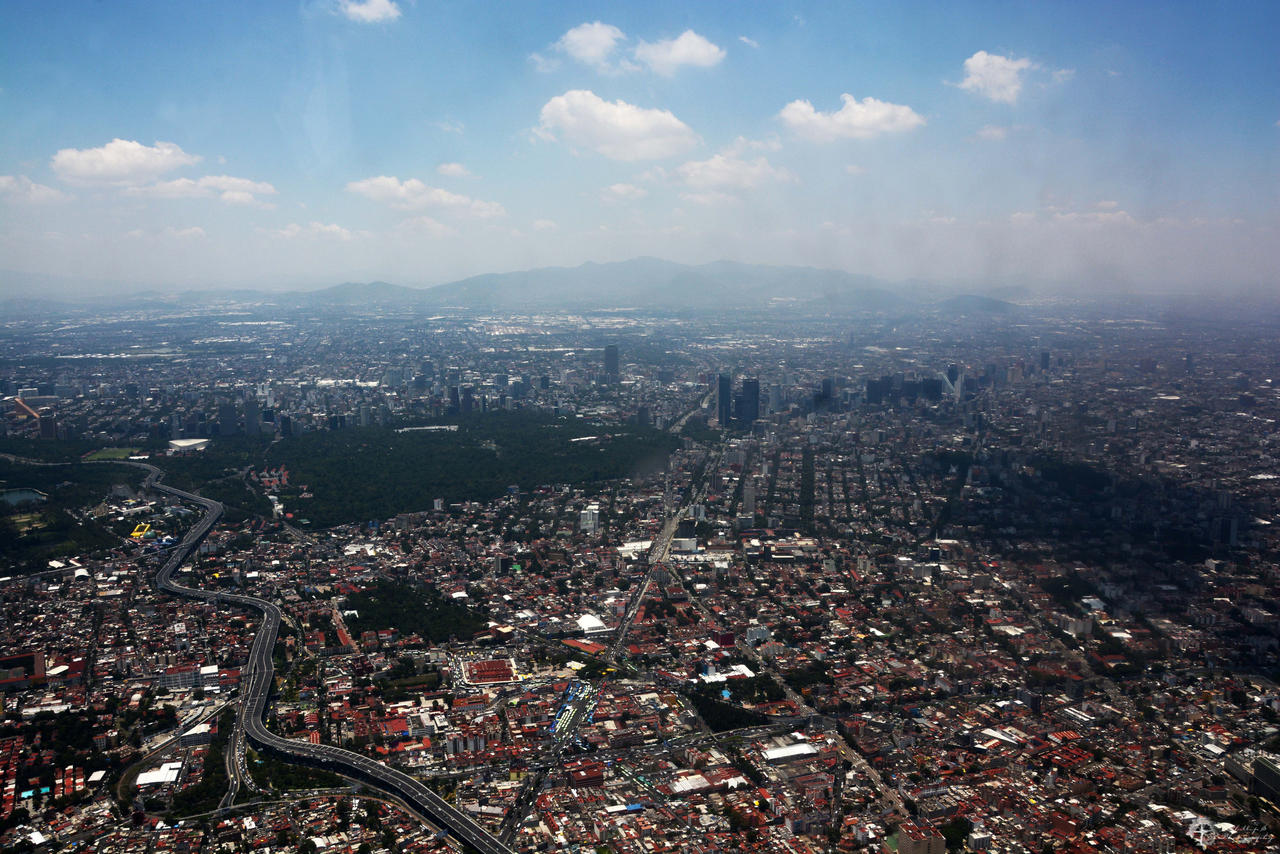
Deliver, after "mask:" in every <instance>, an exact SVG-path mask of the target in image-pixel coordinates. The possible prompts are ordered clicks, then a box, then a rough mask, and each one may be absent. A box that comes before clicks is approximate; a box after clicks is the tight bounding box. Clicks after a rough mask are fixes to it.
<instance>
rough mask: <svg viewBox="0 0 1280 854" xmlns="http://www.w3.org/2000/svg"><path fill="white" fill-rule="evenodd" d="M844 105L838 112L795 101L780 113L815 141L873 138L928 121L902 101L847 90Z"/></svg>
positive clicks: (797, 129) (915, 126)
mask: <svg viewBox="0 0 1280 854" xmlns="http://www.w3.org/2000/svg"><path fill="white" fill-rule="evenodd" d="M840 99H841V100H842V101H843V102H844V106H843V107H841V108H840V109H839V110H837V111H835V112H834V113H823V112H819V111H818V110H815V109H814V108H813V104H811V103H809V102H808V101H803V100H801V101H792V102H791V103H790V104H787V105H786V106H785V107H783V108H782V112H781V113H779V114H778V117H779V118H780V119H782V121H783V122H785V123H786V124H787V126H788V127H790V128H791V129H792V130H793V131H795V132H796V133H798V134H800V135H801V136H804V137H807V138H809V139H811V140H814V141H815V142H831V141H833V140H837V139H870V138H872V137H874V136H878V135H880V134H882V133H900V132H903V131H909V130H912V129H914V128H917V127H919V126H920V125H922V124H924V123H925V122H924V118H923V117H921V116H920V115H919V114H918V113H917V112H916V111H915V110H913V109H911V108H910V107H907V106H904V105H902V104H890V103H888V102H887V101H880V100H877V99H875V98H871V97H867V98H863V99H862V100H861V101H859V100H858V99H857V98H855V97H853V96H852V95H850V94H848V93H845V94H843V95H841V96H840Z"/></svg>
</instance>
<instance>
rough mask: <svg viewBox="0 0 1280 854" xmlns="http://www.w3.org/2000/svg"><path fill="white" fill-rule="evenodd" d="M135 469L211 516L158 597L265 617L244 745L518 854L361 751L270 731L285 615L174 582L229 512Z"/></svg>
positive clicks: (248, 690) (239, 728) (163, 580)
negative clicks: (356, 784) (342, 779)
mask: <svg viewBox="0 0 1280 854" xmlns="http://www.w3.org/2000/svg"><path fill="white" fill-rule="evenodd" d="M133 465H135V466H136V467H138V468H141V469H143V470H144V471H146V472H147V477H146V479H145V480H144V482H143V484H144V486H146V487H147V488H149V489H155V490H158V491H160V492H164V493H167V494H169V495H174V496H176V497H178V498H181V499H183V500H184V501H190V502H192V503H195V504H199V505H200V506H201V507H203V508H204V511H205V513H204V516H203V517H202V518H201V520H200V521H199V522H198V523H197V524H196V525H195V526H194V527H192V528H191V530H189V531H188V532H187V534H186V536H184V537H183V538H182V542H181V543H179V544H178V546H177V547H176V548H175V549H173V551H172V552H170V554H169V558H168V560H166V561H165V563H164V566H162V567H161V568H160V571H159V572H157V573H156V579H155V584H156V589H158V590H160V591H162V592H164V593H169V594H171V595H174V596H181V597H184V598H187V599H196V600H200V601H205V602H214V603H217V604H222V603H229V604H233V605H240V606H242V607H245V608H249V609H252V610H255V611H258V612H259V613H261V614H262V625H261V627H259V629H258V633H257V635H256V636H255V637H254V639H253V647H252V648H251V650H250V652H249V662H248V664H247V665H246V667H244V668H242V669H241V676H240V706H239V708H238V710H237V716H236V732H235V733H234V734H233V735H235V736H236V737H237V738H239V737H241V736H242V737H243V738H246V739H247V740H248V741H249V742H250V743H251V744H253V745H254V746H255V747H257V748H258V749H259V750H262V751H263V752H266V753H271V754H273V755H276V756H279V757H281V758H283V759H285V760H287V761H290V762H295V763H300V764H305V765H313V766H316V767H319V768H324V769H325V770H328V771H333V772H336V773H339V774H343V775H345V776H348V777H353V778H355V779H357V780H360V781H361V782H363V783H366V784H368V785H369V786H371V787H373V788H375V789H380V790H382V791H383V792H386V793H387V794H389V795H391V796H393V797H396V798H399V799H400V800H401V801H402V802H403V803H404V804H405V806H407V807H408V808H409V809H410V810H412V811H413V812H415V813H417V814H418V815H419V816H420V817H421V818H423V819H425V820H426V821H428V822H430V823H431V824H432V825H435V826H437V827H440V828H442V829H444V830H447V831H448V832H449V833H450V835H451V836H452V837H453V838H455V839H457V840H459V841H461V842H462V843H463V844H464V846H465V847H467V848H468V849H471V850H474V851H479V852H482V854H511V849H510V848H508V847H507V846H506V845H504V844H502V843H501V842H499V841H498V840H497V839H495V838H494V837H493V835H492V834H490V833H489V832H488V831H487V830H485V829H484V828H483V827H481V826H480V825H479V824H478V823H476V821H475V820H474V819H472V818H471V817H470V816H468V815H466V814H465V813H463V812H462V811H460V810H458V809H457V808H456V807H454V806H453V805H452V804H450V803H449V802H448V801H446V800H445V799H444V798H442V797H440V796H439V795H438V794H436V793H435V792H434V791H432V790H431V789H429V788H428V787H427V786H425V785H424V784H423V783H422V782H421V781H419V780H417V779H415V778H413V777H411V776H409V775H408V774H405V773H403V772H402V771H397V770H396V769H394V768H390V767H388V766H386V765H383V764H382V763H381V762H376V761H374V760H372V759H370V758H368V757H367V756H363V755H361V754H359V753H355V752H354V751H350V750H344V749H343V748H340V747H335V746H333V745H328V744H310V743H309V742H304V741H298V740H295V739H288V738H282V737H281V736H279V735H276V734H275V733H273V732H271V731H270V730H268V729H267V727H266V724H265V723H264V717H265V714H266V708H267V700H268V698H269V697H270V694H271V687H272V684H273V682H274V679H275V665H274V663H273V662H272V659H271V653H272V650H273V649H274V648H275V643H276V637H277V635H278V634H279V632H280V619H281V614H280V609H279V607H277V606H276V605H275V604H274V603H273V602H268V601H267V600H265V599H259V598H257V597H256V596H246V595H243V594H239V593H223V592H213V591H208V590H200V589H198V588H195V587H187V586H185V585H182V584H179V583H177V582H176V581H174V580H173V574H174V573H175V572H176V571H177V569H178V567H179V566H181V565H182V563H183V561H185V560H186V559H187V558H188V557H190V556H191V554H192V553H193V552H194V551H195V550H196V548H197V547H198V546H199V545H200V542H201V541H202V540H203V539H204V538H205V537H206V536H207V535H208V533H209V531H211V530H212V529H213V526H214V525H215V524H217V522H218V520H219V519H220V518H221V517H222V504H221V503H219V502H217V501H213V500H211V499H209V498H205V497H204V496H202V495H196V494H195V493H192V492H186V491H185V490H181V489H177V488H175V487H172V486H165V485H163V484H161V483H159V479H160V477H162V476H163V474H164V472H162V471H161V470H160V469H158V468H156V467H155V466H153V465H150V464H148V463H133Z"/></svg>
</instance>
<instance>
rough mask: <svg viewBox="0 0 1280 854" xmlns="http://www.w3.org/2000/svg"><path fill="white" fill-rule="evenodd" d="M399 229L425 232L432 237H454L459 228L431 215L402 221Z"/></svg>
mask: <svg viewBox="0 0 1280 854" xmlns="http://www.w3.org/2000/svg"><path fill="white" fill-rule="evenodd" d="M399 229H400V231H402V232H417V233H425V234H427V235H428V236H430V237H452V236H453V235H455V234H457V233H458V230H457V229H456V228H454V227H453V226H451V225H445V224H444V223H443V222H440V221H439V220H437V219H435V218H434V217H429V216H415V217H412V218H410V219H406V220H405V221H404V222H402V223H400V225H399Z"/></svg>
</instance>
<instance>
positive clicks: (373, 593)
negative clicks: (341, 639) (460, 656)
mask: <svg viewBox="0 0 1280 854" xmlns="http://www.w3.org/2000/svg"><path fill="white" fill-rule="evenodd" d="M343 609H344V610H352V611H355V612H357V614H358V616H352V617H350V618H348V619H347V621H346V622H347V628H348V629H349V630H350V631H351V633H352V634H353V635H355V636H357V637H358V636H359V635H360V633H361V632H365V631H375V632H376V631H378V630H379V629H395V630H396V631H398V632H399V633H400V634H401V635H409V634H419V635H421V636H422V637H423V638H424V639H425V640H428V641H430V642H431V643H441V642H443V641H447V640H449V638H451V637H457V638H463V639H469V638H470V637H471V636H472V635H474V634H475V633H476V632H478V631H480V629H482V628H484V625H485V619H484V617H483V616H482V615H481V614H479V613H477V612H476V611H473V610H472V609H470V608H468V607H466V606H465V605H459V604H457V603H456V602H454V601H452V600H451V599H446V598H445V597H444V596H443V595H441V594H440V593H439V592H437V591H436V590H435V589H433V588H430V587H423V586H418V585H413V584H405V583H402V582H382V583H380V584H378V585H376V586H374V587H371V588H369V589H368V590H365V591H363V592H360V593H353V594H352V595H350V596H348V597H347V600H346V603H345V604H344V605H343Z"/></svg>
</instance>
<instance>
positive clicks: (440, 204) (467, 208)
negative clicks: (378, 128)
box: [347, 175, 507, 217]
mask: <svg viewBox="0 0 1280 854" xmlns="http://www.w3.org/2000/svg"><path fill="white" fill-rule="evenodd" d="M347 192H349V193H355V194H356V195H359V196H364V197H365V198H366V199H371V200H373V201H375V202H381V203H383V204H389V205H391V206H392V207H395V208H399V209H401V210H418V209H421V208H441V209H445V210H450V211H454V212H457V213H463V214H470V215H471V216H477V217H493V216H502V215H504V214H505V213H506V212H507V211H506V209H505V208H503V207H502V205H500V204H498V203H497V202H483V201H480V200H479V199H473V198H471V197H469V196H464V195H461V194H460V193H451V192H449V191H448V190H442V189H440V188H439V187H432V186H429V185H427V184H424V183H423V182H421V181H419V180H418V179H417V178H410V179H409V180H407V181H401V180H400V179H399V178H395V177H391V176H388V175H379V176H378V177H376V178H365V179H364V180H363V181H352V182H351V183H349V184H347Z"/></svg>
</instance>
